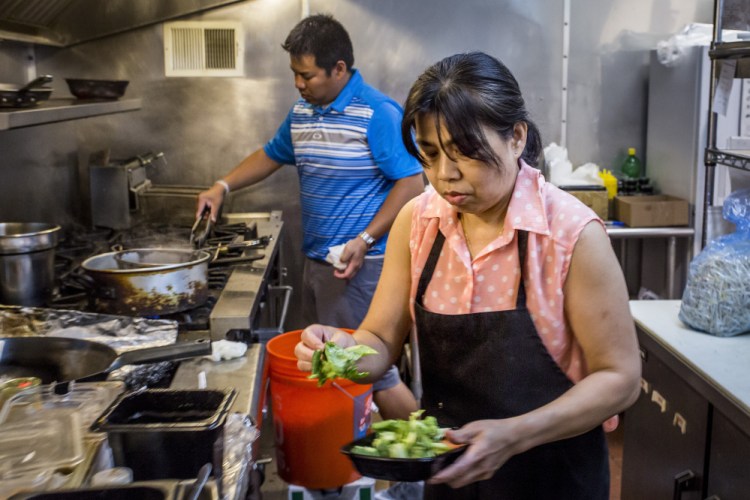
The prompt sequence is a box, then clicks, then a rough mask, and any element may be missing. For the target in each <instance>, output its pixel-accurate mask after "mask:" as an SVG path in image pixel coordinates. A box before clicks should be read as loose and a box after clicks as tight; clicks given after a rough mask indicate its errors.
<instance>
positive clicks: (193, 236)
mask: <svg viewBox="0 0 750 500" xmlns="http://www.w3.org/2000/svg"><path fill="white" fill-rule="evenodd" d="M201 224H205V227H204V229H203V230H202V231H201V230H200V227H201ZM211 229H213V222H211V209H210V208H209V207H206V208H204V209H203V212H201V216H200V217H198V218H197V219H195V223H194V224H193V228H192V229H191V230H190V244H191V245H193V247H194V248H202V247H203V245H205V244H206V240H207V239H208V235H209V234H211Z"/></svg>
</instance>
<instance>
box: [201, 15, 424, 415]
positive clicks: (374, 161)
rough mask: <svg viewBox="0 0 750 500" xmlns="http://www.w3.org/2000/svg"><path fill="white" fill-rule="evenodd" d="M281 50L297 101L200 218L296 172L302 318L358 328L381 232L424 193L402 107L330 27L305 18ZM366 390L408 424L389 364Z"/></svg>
mask: <svg viewBox="0 0 750 500" xmlns="http://www.w3.org/2000/svg"><path fill="white" fill-rule="evenodd" d="M282 47H283V48H284V50H286V51H287V52H288V53H289V56H290V61H291V69H292V71H293V72H294V84H295V87H296V88H297V90H299V93H300V96H301V99H299V100H298V101H297V102H296V103H295V104H294V106H293V107H292V109H291V110H290V111H289V113H288V115H287V117H286V119H285V120H284V122H283V123H282V124H281V126H280V127H279V129H278V131H277V132H276V135H275V136H274V137H273V139H271V140H270V141H269V142H268V143H267V144H266V145H265V146H264V147H263V148H261V149H259V150H257V151H255V152H254V153H252V154H251V155H250V156H248V157H247V158H245V159H244V160H243V161H242V162H241V163H240V164H239V165H237V166H236V167H235V168H234V169H233V170H232V171H231V172H229V174H227V175H226V176H225V177H224V178H223V179H220V180H218V181H216V184H214V185H213V186H212V187H211V188H210V189H208V190H206V191H204V192H202V193H200V194H199V195H198V214H201V213H202V212H203V210H204V209H205V208H206V207H208V208H210V210H211V218H212V219H214V220H215V219H216V215H217V212H218V210H219V207H220V206H221V204H222V202H223V201H224V196H225V195H226V194H227V193H228V192H229V191H230V190H236V189H239V188H242V187H246V186H249V185H252V184H255V183H256V182H259V181H261V180H263V179H265V178H266V177H268V176H269V175H271V174H272V173H273V172H275V171H276V170H278V169H279V168H281V166H282V165H285V164H293V165H296V167H297V171H298V174H299V178H300V197H301V206H302V226H303V232H304V234H303V251H304V253H305V256H306V259H305V266H304V276H303V284H304V286H303V290H302V308H303V315H304V319H305V321H306V322H307V323H308V324H310V323H324V324H329V325H336V326H339V327H343V328H357V327H358V326H359V324H360V323H361V321H362V319H363V318H364V316H365V314H366V313H367V309H368V307H369V305H370V300H371V298H372V295H373V294H374V292H375V286H376V285H377V282H378V278H379V277H380V272H381V270H382V266H383V255H384V253H385V244H386V239H387V234H388V230H389V229H390V227H391V224H392V222H393V220H394V219H395V217H396V214H398V211H399V209H400V208H401V207H402V206H403V205H404V204H405V203H406V202H407V201H408V200H410V199H411V198H413V197H414V196H416V195H418V194H419V193H421V192H422V190H423V189H424V183H423V180H422V168H421V166H420V165H419V163H418V162H417V161H416V160H415V159H414V158H413V157H411V156H410V155H409V154H408V153H407V152H406V149H405V147H404V145H403V142H402V140H401V136H400V127H401V117H402V110H401V107H400V106H399V105H398V103H396V102H395V101H394V100H392V99H390V98H389V97H388V96H386V95H384V94H383V93H381V92H380V91H378V90H376V89H375V88H373V87H371V86H369V85H368V84H367V83H365V82H364V80H363V79H362V76H361V75H360V73H359V72H358V71H357V70H356V69H354V68H353V67H352V65H353V64H354V51H353V48H352V43H351V40H350V38H349V34H348V33H347V32H346V30H345V29H344V27H343V26H342V25H341V24H340V23H339V22H338V21H336V20H334V19H333V17H331V16H329V15H320V14H319V15H313V16H310V17H307V18H305V19H303V20H302V21H300V22H299V23H298V24H297V25H296V26H295V27H294V28H293V29H292V31H291V32H290V33H289V35H288V36H287V39H286V41H285V42H284V44H283V45H282ZM341 246H343V248H341ZM331 247H338V248H339V249H340V250H341V253H340V259H339V260H340V266H339V267H340V268H339V269H336V268H334V267H333V266H332V265H330V264H329V263H328V262H326V257H327V256H328V254H329V249H330V248H331ZM334 260H335V259H334ZM373 389H374V392H375V394H374V398H375V403H376V404H377V405H378V407H379V408H380V412H381V415H382V416H383V418H407V417H408V415H409V413H410V412H411V411H414V410H416V409H417V405H416V401H415V400H414V397H413V395H412V394H411V392H410V391H409V389H408V388H407V387H406V385H405V384H404V383H403V382H401V380H400V379H399V377H398V371H397V370H396V368H395V367H391V370H390V371H389V372H387V373H386V375H385V376H384V377H383V378H382V379H381V380H379V381H378V382H376V383H375V385H374V387H373Z"/></svg>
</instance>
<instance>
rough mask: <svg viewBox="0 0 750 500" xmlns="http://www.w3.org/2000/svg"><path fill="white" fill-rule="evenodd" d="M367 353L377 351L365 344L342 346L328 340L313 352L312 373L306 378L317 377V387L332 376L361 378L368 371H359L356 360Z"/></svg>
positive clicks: (332, 377)
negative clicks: (321, 347)
mask: <svg viewBox="0 0 750 500" xmlns="http://www.w3.org/2000/svg"><path fill="white" fill-rule="evenodd" d="M369 354H377V351H376V350H375V349H373V348H371V347H369V346H366V345H355V346H351V347H347V348H343V347H341V346H339V345H338V344H336V343H334V342H330V341H328V342H326V343H325V346H324V347H323V349H320V350H317V351H315V352H314V353H313V358H312V373H311V374H310V376H309V377H308V378H311V379H318V387H320V386H322V385H323V384H325V383H326V382H327V381H328V380H331V379H334V378H345V379H348V380H358V379H361V378H362V377H366V376H367V375H369V373H368V372H360V371H359V370H358V369H357V361H358V360H359V359H360V358H361V357H362V356H367V355H369Z"/></svg>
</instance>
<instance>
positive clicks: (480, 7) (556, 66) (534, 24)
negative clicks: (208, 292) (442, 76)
mask: <svg viewBox="0 0 750 500" xmlns="http://www.w3.org/2000/svg"><path fill="white" fill-rule="evenodd" d="M570 3H571V10H570V44H569V58H568V64H569V79H568V82H567V99H568V101H567V116H566V118H567V142H566V145H567V147H568V149H569V154H570V157H571V159H572V161H573V162H574V164H582V163H584V162H588V161H593V162H596V163H597V164H599V165H601V166H603V167H612V166H616V165H618V164H619V162H620V160H621V158H623V157H624V155H625V154H626V150H627V148H628V147H630V146H634V147H636V148H638V149H639V151H642V152H643V154H642V158H645V151H644V148H645V138H646V102H647V95H646V92H647V69H648V50H650V49H652V48H654V47H655V46H656V43H657V42H658V41H659V40H663V39H666V38H668V37H669V36H670V35H671V34H673V33H675V32H677V31H679V30H680V29H682V28H683V27H684V26H685V24H687V23H691V22H711V18H712V5H713V2H712V1H711V0H576V1H571V2H570ZM307 7H309V12H310V13H316V12H329V13H332V14H333V15H334V16H335V17H337V18H338V19H339V20H340V21H342V22H343V24H344V25H345V26H346V27H347V29H348V30H349V32H350V34H351V37H352V40H353V43H354V47H355V59H356V62H355V66H356V67H357V68H359V69H360V70H361V71H362V73H363V75H364V77H365V78H366V79H367V80H368V81H369V82H370V83H371V84H373V85H375V86H376V87H378V88H380V89H382V90H383V91H385V92H386V93H388V94H390V95H391V96H393V97H394V98H396V99H397V100H399V101H403V99H404V98H405V96H406V94H407V92H408V88H409V86H410V84H411V82H412V81H413V80H414V78H415V77H416V76H417V75H418V74H419V73H420V72H421V71H422V70H423V69H424V68H425V67H426V66H427V65H429V64H430V63H432V62H434V61H436V60H438V59H440V58H442V57H443V56H446V55H449V54H451V53H455V52H460V51H467V50H483V51H487V52H489V53H491V54H493V55H495V56H497V57H499V58H501V59H502V60H504V61H505V62H506V63H507V64H508V66H509V67H510V68H511V70H512V71H513V72H514V73H515V75H516V77H517V78H518V80H519V82H520V84H521V87H522V89H523V90H524V93H525V95H526V99H527V102H528V106H529V108H530V111H531V114H532V116H533V117H534V119H535V120H536V121H537V124H538V125H539V127H540V129H541V132H542V135H543V142H544V143H545V144H548V143H549V142H553V141H554V142H558V143H559V142H560V140H561V133H562V119H563V117H562V114H561V108H562V86H563V81H562V74H563V73H562V66H563V58H562V55H563V19H564V12H563V2H549V1H546V0H505V1H497V0H464V1H463V2H455V1H452V0H435V1H429V2H428V1H426V0H422V1H403V0H310V1H309V2H305V1H300V0H248V1H245V2H240V3H236V4H232V5H230V6H227V7H222V8H219V9H215V10H212V11H209V12H206V13H204V14H201V15H195V16H191V17H190V18H189V19H191V20H200V19H205V20H239V21H241V23H242V25H243V27H244V30H245V50H246V52H245V77H243V78H166V77H165V76H164V58H163V31H162V25H153V26H150V27H145V28H140V29H137V30H134V31H130V32H127V33H123V34H119V35H114V36H111V37H107V38H103V39H100V40H96V41H92V42H87V43H82V44H79V45H75V46H72V47H69V48H64V49H60V48H52V47H44V46H36V47H30V48H29V47H27V46H24V45H20V44H16V43H13V42H0V81H11V82H15V83H20V82H23V81H25V80H26V78H27V74H28V73H27V70H28V69H29V68H30V67H31V68H32V69H35V70H36V72H37V73H38V74H43V73H49V74H52V75H54V76H55V82H54V84H53V85H54V89H55V91H54V93H53V97H54V96H58V97H62V96H68V95H69V94H68V91H67V87H66V85H65V82H64V78H66V77H74V78H75V77H78V78H102V79H127V80H130V82H131V83H130V86H129V88H128V90H127V94H126V97H140V98H141V99H142V101H143V106H142V108H141V109H140V110H137V111H132V112H126V113H121V114H115V115H108V116H100V117H94V118H86V119H81V120H75V121H68V122H61V123H55V124H48V125H43V126H37V127H31V128H24V129H15V130H10V131H0V220H44V221H54V222H57V223H62V224H65V225H68V224H74V223H85V221H86V220H87V213H86V209H85V206H86V203H85V200H84V197H85V189H84V188H82V185H85V179H86V174H87V171H86V166H87V165H88V159H89V154H91V152H94V151H97V150H99V149H103V148H109V149H111V153H112V157H113V158H125V157H130V156H134V155H136V154H141V153H144V152H146V151H149V150H151V151H163V152H164V153H165V155H166V158H167V164H166V165H162V164H159V165H158V166H156V167H155V168H152V169H151V170H150V176H151V179H152V181H153V182H154V183H155V184H169V185H174V184H180V185H185V184H187V185H209V184H211V183H212V182H213V181H214V180H215V179H216V178H218V177H220V176H221V175H222V174H224V173H225V172H227V171H228V170H229V169H230V168H231V167H233V166H234V165H235V164H237V163H238V162H239V161H240V160H241V159H242V158H243V157H244V156H245V155H246V154H248V153H249V152H251V151H253V150H254V149H255V148H257V147H260V146H261V145H262V144H263V143H264V142H265V141H266V140H267V139H268V138H269V137H270V136H271V135H272V134H273V133H274V131H275V129H276V127H277V125H278V123H279V122H280V121H281V120H282V119H283V117H284V116H285V114H286V112H287V110H288V108H289V106H290V104H291V103H292V102H293V101H294V100H295V98H296V97H297V93H296V91H295V89H294V87H293V84H292V78H291V73H290V71H289V67H288V66H289V60H288V56H287V55H286V53H285V52H283V50H282V49H281V48H280V44H281V43H282V42H283V40H284V38H285V37H286V34H287V33H288V31H289V30H290V29H291V28H292V27H293V26H294V24H295V23H296V22H297V21H298V20H299V19H300V16H301V13H302V12H303V11H304V10H305V8H307ZM29 54H31V55H33V56H34V57H35V60H31V61H29V60H28V55H29ZM297 190H298V184H297V178H296V172H295V171H294V169H293V167H284V169H282V171H281V172H280V173H279V174H277V175H275V176H273V177H271V178H269V179H267V180H266V181H263V182H262V183H260V184H258V185H257V186H254V187H251V188H249V189H246V190H244V191H242V192H240V193H234V194H233V195H232V200H231V208H230V209H231V210H232V211H238V210H242V211H264V210H271V209H281V210H283V211H284V214H285V219H286V221H287V224H286V227H287V229H288V230H287V232H286V240H287V241H285V245H286V246H287V248H288V251H287V252H286V255H285V259H286V263H287V266H288V267H289V273H290V279H291V281H292V284H293V285H297V287H298V286H299V281H298V277H299V274H300V273H301V262H302V259H301V256H300V255H299V251H298V249H299V247H300V242H301V238H300V235H299V232H300V222H299V205H298V202H297V194H298V193H297ZM297 321H298V318H297V317H292V319H291V322H292V324H291V325H290V326H298V325H296V324H295V323H296V322H297Z"/></svg>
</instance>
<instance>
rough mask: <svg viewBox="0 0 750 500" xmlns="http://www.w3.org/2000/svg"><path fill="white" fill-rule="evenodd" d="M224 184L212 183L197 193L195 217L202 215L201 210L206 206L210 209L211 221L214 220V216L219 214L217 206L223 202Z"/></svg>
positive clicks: (198, 217)
mask: <svg viewBox="0 0 750 500" xmlns="http://www.w3.org/2000/svg"><path fill="white" fill-rule="evenodd" d="M225 194H226V193H225V191H224V186H222V185H221V184H214V185H213V186H211V187H210V188H208V189H206V190H205V191H202V192H201V193H199V194H198V208H197V210H196V212H195V218H196V220H197V219H200V217H201V215H203V210H205V209H206V207H208V208H209V209H210V210H211V222H216V218H217V217H218V216H219V208H220V207H221V204H222V203H224V195H225Z"/></svg>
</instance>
